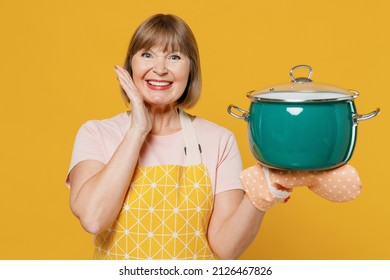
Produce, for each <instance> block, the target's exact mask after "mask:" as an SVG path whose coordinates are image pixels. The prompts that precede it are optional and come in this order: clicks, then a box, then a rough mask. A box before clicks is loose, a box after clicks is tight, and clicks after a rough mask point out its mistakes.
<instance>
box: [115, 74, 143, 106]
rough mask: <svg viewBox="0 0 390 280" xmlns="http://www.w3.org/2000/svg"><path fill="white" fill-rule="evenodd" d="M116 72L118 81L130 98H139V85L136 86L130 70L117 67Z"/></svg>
mask: <svg viewBox="0 0 390 280" xmlns="http://www.w3.org/2000/svg"><path fill="white" fill-rule="evenodd" d="M115 73H116V74H117V78H118V81H119V83H120V84H121V86H122V88H123V90H124V91H125V92H126V94H127V96H128V97H129V99H133V98H134V97H138V98H139V97H140V96H139V94H138V90H137V87H136V86H135V84H134V82H133V80H132V79H131V77H130V75H129V74H128V72H127V71H126V70H125V69H123V68H118V67H115Z"/></svg>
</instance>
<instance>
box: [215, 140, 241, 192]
mask: <svg viewBox="0 0 390 280" xmlns="http://www.w3.org/2000/svg"><path fill="white" fill-rule="evenodd" d="M220 149H221V150H220V157H219V162H218V165H217V175H216V189H215V194H218V193H221V192H224V191H228V190H233V189H242V184H241V181H240V172H241V170H242V160H241V155H240V152H239V149H238V145H237V142H236V139H235V137H234V135H233V134H230V136H229V137H228V139H227V141H226V143H225V145H221V146H220Z"/></svg>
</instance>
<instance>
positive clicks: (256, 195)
mask: <svg viewBox="0 0 390 280" xmlns="http://www.w3.org/2000/svg"><path fill="white" fill-rule="evenodd" d="M240 178H241V182H242V184H243V186H244V191H245V192H246V194H247V197H248V198H249V200H250V201H251V202H252V203H253V205H254V206H255V207H256V208H257V209H259V210H261V211H267V210H268V209H269V208H271V207H272V206H273V205H275V204H277V203H280V202H284V201H286V200H287V199H288V198H289V195H290V193H291V191H292V189H293V188H295V187H308V188H309V189H310V190H311V191H313V192H314V193H316V194H318V195H319V196H321V197H323V198H325V199H327V200H330V201H334V202H345V201H350V200H353V199H354V198H356V197H357V196H358V195H359V194H360V192H361V188H362V185H361V182H360V178H359V175H358V173H357V171H356V170H355V169H354V168H353V167H352V166H351V165H349V164H345V165H343V166H341V167H338V168H334V169H331V170H325V171H285V170H276V169H270V168H267V167H264V166H262V165H261V164H256V165H254V166H252V167H249V168H247V169H245V170H243V171H242V172H241V176H240Z"/></svg>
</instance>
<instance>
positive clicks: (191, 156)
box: [94, 111, 216, 259]
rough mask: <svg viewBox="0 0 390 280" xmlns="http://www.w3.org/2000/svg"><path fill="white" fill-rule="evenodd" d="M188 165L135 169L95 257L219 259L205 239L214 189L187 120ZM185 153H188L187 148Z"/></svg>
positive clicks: (184, 120) (183, 116)
mask: <svg viewBox="0 0 390 280" xmlns="http://www.w3.org/2000/svg"><path fill="white" fill-rule="evenodd" d="M180 120H181V123H182V130H183V134H184V139H185V143H186V148H185V151H186V155H187V158H188V162H189V164H190V165H189V166H178V165H159V166H152V167H142V166H139V167H137V169H136V171H135V173H134V176H133V179H132V183H131V185H130V188H129V191H128V193H127V195H126V198H125V200H124V204H123V207H122V210H121V212H120V213H119V216H118V217H117V219H116V221H115V222H114V224H113V225H112V226H111V227H110V228H109V229H107V230H106V231H104V232H102V233H99V234H97V235H96V236H95V240H94V243H95V254H94V258H95V259H215V258H216V256H215V255H214V254H213V252H212V251H211V248H210V246H209V243H208V241H207V228H208V224H209V220H210V216H211V212H212V209H213V191H212V185H211V181H210V177H209V175H208V172H207V169H206V166H205V165H204V164H201V157H200V148H199V145H198V142H197V139H196V136H195V131H194V129H193V127H192V123H191V120H190V118H189V116H188V115H187V114H186V113H184V112H183V111H180ZM183 152H184V150H183Z"/></svg>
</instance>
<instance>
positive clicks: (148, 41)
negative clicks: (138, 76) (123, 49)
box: [122, 14, 202, 109]
mask: <svg viewBox="0 0 390 280" xmlns="http://www.w3.org/2000/svg"><path fill="white" fill-rule="evenodd" d="M154 46H161V47H163V50H164V52H166V51H168V52H171V51H179V52H182V53H183V54H185V55H186V56H187V57H188V58H189V59H190V74H189V77H188V83H187V87H186V89H185V90H184V92H183V94H182V96H181V97H180V98H179V99H178V100H177V103H176V105H177V106H178V107H180V108H183V109H187V108H191V107H192V106H194V105H195V104H196V103H197V102H198V100H199V98H200V92H201V87H202V78H201V71H200V61H199V51H198V46H197V43H196V40H195V36H194V34H193V33H192V31H191V29H190V27H189V26H188V25H187V24H186V23H185V22H184V21H183V20H182V19H181V18H179V17H178V16H175V15H169V14H168V15H164V14H156V15H154V16H151V17H149V18H148V19H146V20H145V21H144V22H143V23H141V25H140V26H139V27H138V28H137V29H136V30H135V32H134V35H133V37H132V38H131V41H130V45H129V48H128V50H127V55H126V59H125V64H124V68H125V69H126V70H127V71H128V72H129V73H130V75H131V76H133V71H132V69H131V60H132V58H133V56H134V55H135V54H136V53H137V52H138V51H140V50H148V49H150V48H152V47H154ZM122 96H123V98H124V99H125V101H127V103H129V102H130V100H129V98H128V97H127V95H126V93H125V92H124V91H123V90H122Z"/></svg>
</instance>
